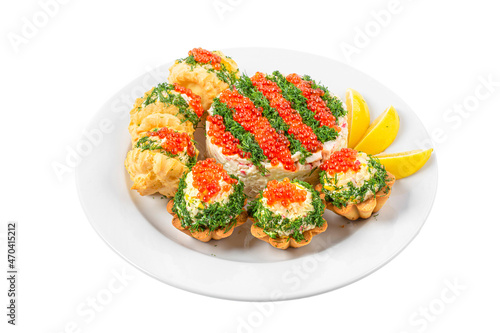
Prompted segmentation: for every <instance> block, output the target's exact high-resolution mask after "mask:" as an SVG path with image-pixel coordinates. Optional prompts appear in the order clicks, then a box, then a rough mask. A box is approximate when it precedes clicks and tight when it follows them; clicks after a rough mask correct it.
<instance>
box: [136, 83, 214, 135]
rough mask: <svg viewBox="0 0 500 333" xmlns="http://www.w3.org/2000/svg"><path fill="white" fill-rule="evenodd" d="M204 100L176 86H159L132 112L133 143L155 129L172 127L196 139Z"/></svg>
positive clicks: (139, 99)
mask: <svg viewBox="0 0 500 333" xmlns="http://www.w3.org/2000/svg"><path fill="white" fill-rule="evenodd" d="M203 112H204V110H203V108H202V106H201V98H200V97H199V96H197V95H195V94H194V93H193V92H192V91H190V90H189V89H187V88H185V87H182V86H180V85H176V84H168V83H160V84H158V85H157V86H156V87H154V88H152V89H151V90H149V91H148V92H146V93H145V94H144V96H143V97H141V98H138V99H137V100H136V101H135V104H134V108H133V109H132V110H131V111H130V124H129V127H128V129H129V132H130V135H131V136H132V143H135V142H137V140H139V139H140V138H141V137H142V136H143V134H144V133H146V132H148V131H150V130H151V129H152V128H155V127H157V128H159V127H165V126H166V127H170V128H172V129H175V130H178V131H182V132H186V133H188V134H189V135H191V136H192V135H193V133H194V130H195V128H196V126H197V125H198V122H199V121H200V117H201V116H202V115H203Z"/></svg>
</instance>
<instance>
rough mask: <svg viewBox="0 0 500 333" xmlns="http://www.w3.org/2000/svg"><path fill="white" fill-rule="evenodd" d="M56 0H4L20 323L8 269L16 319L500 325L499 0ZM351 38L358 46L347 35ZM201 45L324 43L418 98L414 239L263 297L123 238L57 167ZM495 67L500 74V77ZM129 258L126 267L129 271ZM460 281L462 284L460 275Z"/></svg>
mask: <svg viewBox="0 0 500 333" xmlns="http://www.w3.org/2000/svg"><path fill="white" fill-rule="evenodd" d="M45 2H50V1H43V0H42V1H41V2H38V1H34V0H26V1H17V2H6V1H4V2H2V5H1V8H0V22H1V30H2V31H1V42H0V47H1V49H2V52H1V59H2V61H1V62H0V73H1V74H0V78H1V79H0V82H1V90H0V91H1V93H2V102H1V104H2V106H1V118H0V119H1V121H2V122H1V127H0V128H1V131H0V136H1V141H0V143H1V164H0V171H1V173H0V175H1V180H2V181H1V185H2V186H1V191H0V195H1V201H0V202H1V203H0V207H1V208H0V221H1V224H0V227H1V230H0V233H1V234H0V236H1V239H0V241H1V242H2V244H0V245H1V251H2V253H5V252H6V245H5V243H6V239H5V232H6V226H7V221H11V220H14V221H18V223H19V248H18V256H19V261H18V264H19V270H20V277H19V285H18V288H19V296H18V303H19V308H18V325H17V326H16V327H12V326H11V325H7V324H6V321H7V317H6V316H5V313H6V312H7V310H6V309H5V307H6V304H7V295H6V293H7V285H6V283H5V282H6V281H5V279H4V278H3V276H4V273H2V274H0V277H2V278H1V280H2V281H3V282H2V283H0V287H1V289H0V305H1V306H0V308H1V309H3V310H0V318H1V319H0V321H1V324H0V327H1V329H0V330H1V331H2V332H4V331H5V328H7V332H54V333H55V332H58V333H59V332H165V331H169V332H170V331H172V332H180V331H187V332H198V331H204V332H272V331H283V332H287V331H288V332H298V331H305V330H310V331H320V332H324V331H328V332H330V331H331V332H334V331H340V332H395V333H400V332H409V333H410V332H452V331H453V332H471V331H474V332H481V331H485V332H486V331H488V332H493V331H498V330H499V329H500V322H499V321H498V313H499V311H500V305H499V304H500V303H499V302H498V299H499V297H500V287H499V284H498V281H500V272H499V270H498V266H499V258H498V254H499V253H500V242H499V241H498V237H499V234H500V224H499V219H498V214H497V210H498V200H497V198H496V193H497V191H496V190H495V188H497V187H498V185H499V178H498V171H497V162H498V158H496V156H498V153H497V152H496V151H495V150H496V149H497V146H496V145H494V143H496V144H498V136H497V131H498V123H499V121H500V116H499V112H498V111H500V110H499V105H500V71H499V69H500V65H499V61H500V46H499V45H500V44H499V43H498V31H500V20H498V9H496V8H495V7H494V2H492V1H489V0H475V1H430V0H427V1H426V0H421V1H410V0H400V2H399V6H396V7H394V6H393V5H391V1H389V0H376V1H368V0H365V1H312V0H310V1H264V0H259V1H257V0H220V1H212V0H205V1H201V0H200V1H153V0H144V1H135V2H132V1H128V2H125V1H118V0H114V1H95V0H90V1H77V0H74V1H66V2H67V3H65V4H62V2H63V1H62V0H61V2H60V3H59V4H58V5H57V6H58V7H57V8H56V7H54V6H51V7H49V9H50V10H49V11H51V14H52V16H51V17H49V18H48V19H47V20H44V18H46V16H44V15H45V14H41V13H43V9H42V7H43V5H41V3H45ZM52 3H55V2H53V1H52ZM216 6H219V7H217V8H219V10H217V8H216ZM394 8H396V9H394ZM389 9H390V10H392V14H390V18H388V17H387V15H386V16H384V20H385V21H384V22H382V23H383V24H381V23H376V22H377V21H376V19H375V16H377V15H375V14H374V13H380V12H381V11H382V12H384V11H388V10H389ZM384 13H385V12H384ZM378 16H379V20H380V15H378ZM26 22H35V23H36V24H38V25H39V27H38V28H36V29H37V30H35V31H33V30H32V31H31V34H28V32H27V31H26V28H24V30H25V31H24V35H23V26H26V25H27V24H29V23H26ZM366 29H368V33H369V35H370V36H369V37H368V39H365V40H361V39H362V38H361V37H360V32H359V31H363V30H366ZM14 35H15V36H17V37H13V36H14ZM13 38H18V39H17V41H18V42H19V43H20V44H16V43H13V42H12V41H11V40H12V39H13ZM21 38H24V39H21ZM347 44H349V45H351V47H353V48H356V53H354V54H351V55H349V54H347V53H346V52H343V51H342V47H344V48H346V47H347V46H346V45H347ZM200 46H201V47H204V48H207V49H221V48H222V49H223V48H229V47H240V46H261V47H265V46H268V47H278V48H287V49H294V50H301V51H306V52H311V53H315V54H320V55H324V56H327V57H330V58H333V59H336V60H340V61H344V62H347V63H350V64H351V65H352V66H354V67H356V68H358V69H360V70H362V71H364V72H365V73H367V74H369V75H371V76H372V77H374V78H375V79H377V80H379V81H380V82H382V83H383V84H385V85H386V86H387V87H389V88H390V89H392V90H393V91H395V92H396V93H397V94H399V95H400V96H401V97H402V98H403V99H404V100H406V101H407V103H408V104H409V105H410V106H411V107H412V108H413V110H414V111H415V112H416V113H417V114H418V115H419V117H420V118H421V120H422V121H423V123H424V124H425V126H426V128H427V129H428V131H429V133H430V134H431V136H433V137H434V138H435V140H436V141H435V142H434V147H435V156H434V157H435V158H437V159H438V163H439V187H438V193H437V197H436V201H435V204H434V208H433V210H432V212H431V214H430V216H429V218H428V220H427V223H426V225H425V226H424V228H423V229H422V231H421V232H420V234H419V235H418V236H417V238H416V239H415V240H414V241H413V242H412V243H411V244H410V245H409V246H408V248H407V249H406V250H405V251H403V253H401V254H400V255H399V256H398V257H397V258H396V259H394V260H393V261H392V262H390V263H389V264H388V265H386V266H385V267H383V268H382V269H381V270H379V271H377V272H375V273H374V274H372V275H370V276H368V277H367V278H365V279H362V280H361V281H358V282H356V283H354V284H352V285H350V286H347V287H345V288H342V289H340V290H336V291H333V292H329V293H327V294H323V295H320V296H315V297H310V298H306V299H301V300H295V301H286V302H279V303H264V304H256V303H246V302H234V301H225V300H219V299H213V298H209V297H204V296H198V295H195V294H192V293H189V292H185V291H181V290H178V289H175V288H173V287H170V286H168V285H165V284H162V283H160V282H158V281H156V280H154V279H152V278H150V277H149V276H146V275H145V274H143V273H141V272H139V271H138V270H136V269H135V268H134V267H132V266H131V265H129V264H127V263H126V262H125V261H124V260H122V259H121V258H120V257H119V256H118V255H117V254H115V253H114V252H113V251H112V250H111V249H109V248H108V247H107V246H106V245H105V243H104V242H103V241H102V240H101V239H100V238H99V236H98V235H97V234H96V233H95V232H94V230H93V229H92V228H91V226H90V224H89V223H88V221H87V220H86V217H85V216H84V213H83V211H82V209H81V207H80V203H79V200H78V197H77V194H76V189H75V183H74V176H73V174H72V173H66V174H64V175H63V176H62V177H61V179H59V178H58V176H57V175H56V173H55V172H54V170H53V167H52V165H53V164H54V162H57V161H59V162H64V159H65V158H66V155H67V149H68V147H75V145H76V144H77V142H78V140H79V138H80V137H81V134H82V131H83V129H84V128H85V126H86V124H87V123H88V121H89V120H90V119H91V117H92V116H93V115H94V114H95V112H96V111H97V110H98V108H99V107H100V106H101V105H102V104H103V103H104V102H105V101H106V100H107V99H108V98H109V97H110V96H111V95H112V94H114V93H115V92H116V91H118V90H119V89H120V88H121V87H122V86H124V85H125V84H126V83H128V82H129V81H131V80H132V79H134V78H135V77H137V76H139V75H141V74H143V73H144V72H146V71H148V70H149V69H151V68H153V67H156V66H158V65H160V64H163V63H165V62H168V61H171V60H173V59H176V58H179V57H181V56H185V54H186V52H187V51H188V50H190V49H191V48H193V47H200ZM351 50H352V49H351ZM482 78H483V79H485V80H487V79H488V78H489V79H490V80H491V81H493V82H494V84H492V85H491V86H490V87H487V86H485V85H484V84H483V83H481V82H482V81H481V80H482ZM488 88H490V91H488ZM477 89H479V90H477ZM477 91H479V92H482V93H483V94H482V95H481V96H480V98H477V97H475V95H476V94H477ZM339 93H340V92H339ZM486 93H488V94H486ZM486 95H487V96H486ZM454 107H456V109H455V111H453V108H454ZM459 107H461V108H462V109H463V110H464V111H463V112H462V114H459V113H457V112H456V110H458V108H459ZM450 108H451V110H450ZM445 117H448V118H445ZM450 117H454V118H453V119H454V120H453V121H452V120H451V118H450ZM433 133H434V134H433ZM117 232H119V231H117ZM5 257H6V255H5V254H1V255H0V258H1V260H0V261H1V262H0V266H1V267H5V266H6V258H5ZM5 270H6V269H5V268H2V271H5ZM117 274H118V275H119V274H125V275H126V276H128V277H129V280H126V281H125V282H122V283H120V282H119V281H118V280H116V279H115V277H114V276H115V275H117ZM453 284H455V285H459V286H458V287H455V288H454V289H453V290H452V289H450V287H449V286H450V285H453ZM110 288H111V289H112V290H113V291H114V293H113V294H112V298H111V299H109V300H108V299H107V300H106V301H109V302H106V304H104V305H102V304H98V305H97V309H99V311H97V310H90V309H92V308H91V307H90V305H89V304H90V303H89V302H92V299H93V298H95V297H97V296H101V298H102V297H103V295H106V294H107V295H110V293H109V290H110ZM107 290H108V291H107ZM426 309H427V310H426ZM429 309H430V310H429ZM79 310H80V312H79ZM82 311H83V313H84V315H82ZM425 311H428V313H429V315H427V317H426V316H425V315H424V314H423V313H424V312H425ZM424 318H426V319H424ZM416 320H417V321H416Z"/></svg>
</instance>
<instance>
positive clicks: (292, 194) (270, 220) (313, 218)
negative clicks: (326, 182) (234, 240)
mask: <svg viewBox="0 0 500 333" xmlns="http://www.w3.org/2000/svg"><path fill="white" fill-rule="evenodd" d="M324 211H325V204H324V202H323V201H322V200H321V198H320V196H319V193H318V192H317V191H315V190H314V189H313V187H312V186H311V185H310V184H308V183H306V182H303V181H300V180H296V179H294V180H292V181H290V180H289V179H288V178H285V179H284V180H282V181H277V180H271V181H270V182H269V183H268V184H267V187H266V188H265V189H264V190H263V191H262V192H261V193H260V194H259V196H257V198H256V199H255V200H254V201H252V202H251V203H250V204H249V207H248V214H249V216H250V218H251V219H252V221H253V224H252V228H251V233H252V235H253V236H254V237H256V238H258V239H260V240H262V241H265V242H267V243H269V244H271V245H272V246H274V247H276V248H278V249H283V250H285V249H287V248H289V247H302V246H304V245H307V244H309V243H310V242H311V240H312V238H313V237H314V236H315V235H317V234H320V233H322V232H324V231H325V230H326V228H327V227H328V225H327V222H326V220H325V219H323V213H324Z"/></svg>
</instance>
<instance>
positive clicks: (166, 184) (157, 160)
mask: <svg viewBox="0 0 500 333" xmlns="http://www.w3.org/2000/svg"><path fill="white" fill-rule="evenodd" d="M197 157H198V150H197V149H196V147H195V143H194V141H193V140H192V138H191V137H190V136H189V135H188V134H187V133H185V132H179V131H175V130H173V129H170V128H167V127H162V128H155V129H152V130H151V131H148V132H146V133H145V134H144V136H142V137H141V138H140V139H139V140H137V142H136V143H135V144H134V146H133V148H132V150H130V151H129V152H128V153H127V157H126V159H125V168H126V169H127V171H128V173H129V175H130V179H131V180H132V181H133V182H134V184H133V186H132V189H133V190H136V191H137V192H139V194H141V195H150V194H154V193H157V192H158V193H160V194H163V195H165V196H167V197H173V196H174V194H175V192H177V187H178V185H179V178H180V177H181V176H182V174H183V173H184V172H186V171H187V170H188V168H189V167H190V166H192V165H194V164H195V163H196V158H197Z"/></svg>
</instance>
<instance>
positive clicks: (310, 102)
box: [286, 73, 340, 131]
mask: <svg viewBox="0 0 500 333" xmlns="http://www.w3.org/2000/svg"><path fill="white" fill-rule="evenodd" d="M286 80H287V81H288V82H290V83H292V84H293V85H294V86H296V87H297V88H299V89H300V91H301V92H302V95H303V96H304V97H305V98H306V99H307V108H308V109H309V110H311V111H312V112H314V119H316V120H317V121H319V123H320V125H321V126H328V127H331V128H335V129H336V130H337V131H340V128H339V127H337V126H336V125H335V121H336V119H335V116H334V115H333V114H332V112H331V111H330V108H328V106H327V105H326V102H325V101H324V100H323V99H322V98H321V97H322V96H323V95H324V94H325V92H324V91H323V90H321V89H319V88H318V89H313V88H312V87H311V81H304V80H303V79H302V78H301V77H300V76H299V75H298V74H295V73H294V74H290V75H288V76H287V77H286Z"/></svg>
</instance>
